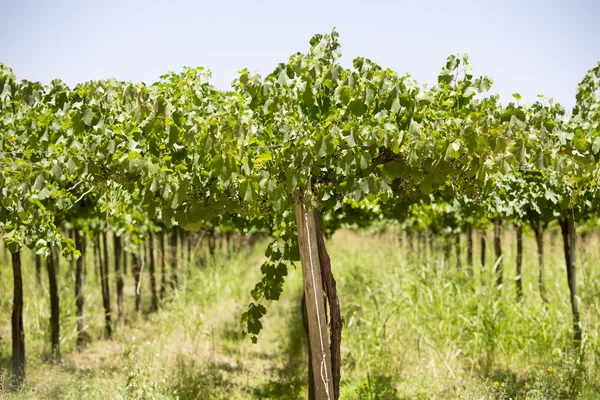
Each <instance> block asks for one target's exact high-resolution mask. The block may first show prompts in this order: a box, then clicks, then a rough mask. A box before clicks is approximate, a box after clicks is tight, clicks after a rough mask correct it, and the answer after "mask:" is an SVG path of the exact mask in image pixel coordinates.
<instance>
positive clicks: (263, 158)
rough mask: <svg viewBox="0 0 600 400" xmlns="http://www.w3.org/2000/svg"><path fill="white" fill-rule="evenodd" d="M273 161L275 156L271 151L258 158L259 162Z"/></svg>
mask: <svg viewBox="0 0 600 400" xmlns="http://www.w3.org/2000/svg"><path fill="white" fill-rule="evenodd" d="M272 159H273V154H272V153H271V152H270V151H268V152H266V153H261V154H259V156H258V160H259V161H263V162H264V161H271V160H272Z"/></svg>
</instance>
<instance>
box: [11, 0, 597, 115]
mask: <svg viewBox="0 0 600 400" xmlns="http://www.w3.org/2000/svg"><path fill="white" fill-rule="evenodd" d="M333 27H336V29H337V30H338V32H339V34H340V42H341V44H342V51H343V57H342V63H343V64H344V65H346V66H350V65H351V61H352V59H353V58H355V57H358V56H361V57H367V58H370V59H371V60H373V61H374V62H376V63H378V64H379V65H381V66H382V67H384V68H390V69H392V70H394V71H396V72H398V73H399V74H400V75H403V74H405V73H410V74H411V75H412V76H413V77H414V78H415V79H417V80H419V81H426V82H428V83H429V84H430V85H431V84H434V83H435V82H436V80H437V73H438V71H439V69H440V68H441V67H442V66H444V64H445V60H446V57H447V56H448V55H450V54H457V53H466V54H468V55H469V59H470V61H471V64H472V66H473V69H474V73H475V75H488V76H491V77H492V78H493V79H494V82H495V83H494V86H493V88H492V90H491V92H493V93H499V94H500V96H501V99H502V101H503V102H505V103H506V102H508V101H510V100H511V99H512V98H511V94H512V93H515V92H518V93H520V94H521V96H522V97H523V100H522V101H535V100H536V97H537V95H538V94H544V95H546V96H549V97H553V98H554V99H555V100H556V101H558V102H560V103H562V104H563V105H564V106H565V107H567V109H570V108H572V106H573V104H574V101H575V88H576V86H577V84H578V82H580V81H581V79H582V78H583V76H584V75H585V73H586V71H587V70H589V69H590V68H592V67H593V66H595V65H596V63H597V62H598V61H600V0H570V1H554V0H545V1H538V0H504V1H496V0H479V1H468V0H452V1H448V0H446V1H439V0H435V1H434V0H429V1H428V0H421V1H380V0H370V1H354V0H347V1H326V0H320V1H318V0H317V1H314V0H305V1H294V2H287V1H284V0H279V1H269V0H262V1H253V0H246V1H232V0H218V1H200V0H197V1H193V0H169V1H154V0H104V1H96V0H63V1H61V0H55V1H47V0H44V1H42V0H37V1H36V0H0V63H4V64H6V65H8V66H9V67H11V68H12V69H13V71H14V72H15V74H16V75H17V77H18V78H19V79H27V80H35V81H41V82H43V83H49V82H50V81H51V80H52V79H55V78H60V79H62V80H64V81H66V82H67V83H68V84H69V85H74V84H76V83H78V82H83V81H87V80H91V79H102V78H109V77H114V78H117V79H119V80H124V81H143V82H146V83H151V82H154V81H156V80H157V79H158V78H159V76H160V75H162V74H164V73H166V72H168V71H181V69H182V68H183V66H190V67H197V66H200V65H202V66H204V67H206V68H208V69H210V70H211V71H212V75H213V80H212V83H213V84H214V85H215V86H216V87H218V88H220V89H227V88H228V87H229V86H230V83H231V81H232V80H233V79H234V78H235V76H236V72H237V71H239V70H241V69H243V68H248V69H249V70H250V71H251V72H257V73H260V74H263V75H264V74H267V73H269V72H271V71H272V70H273V69H274V68H275V67H276V66H277V64H278V63H279V62H285V61H286V60H287V57H288V56H289V55H290V54H293V53H296V52H298V51H300V52H306V51H307V50H308V49H309V40H310V38H311V37H312V35H314V34H315V33H328V32H330V31H331V29H332V28H333Z"/></svg>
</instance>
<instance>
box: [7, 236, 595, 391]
mask: <svg viewBox="0 0 600 400" xmlns="http://www.w3.org/2000/svg"><path fill="white" fill-rule="evenodd" d="M488 237H491V235H490V234H489V233H488ZM476 243H477V244H478V243H479V242H478V241H476ZM264 245H265V243H262V244H259V245H257V246H256V247H255V248H254V249H253V250H252V252H251V253H250V254H238V255H236V256H234V257H232V258H228V257H225V256H224V255H217V257H216V258H215V259H214V260H212V261H210V262H209V263H208V264H207V265H205V266H198V265H192V266H190V267H189V268H188V271H187V272H188V273H187V278H186V279H185V282H184V284H183V285H182V287H181V289H180V291H178V292H175V293H173V294H172V295H171V296H170V297H169V299H168V300H167V301H165V302H164V304H163V309H162V310H161V311H160V312H159V313H157V314H141V315H136V314H135V313H134V311H133V303H134V301H133V296H134V288H133V278H132V277H131V276H130V275H128V276H127V277H126V292H125V293H126V297H125V302H126V307H127V308H126V311H127V315H126V325H125V326H124V327H118V328H117V333H116V336H115V338H114V340H111V341H106V340H103V339H102V334H103V313H102V304H101V295H100V288H99V284H97V283H96V282H95V280H94V276H93V269H92V268H90V271H88V276H87V288H86V289H87V297H86V314H87V320H86V322H87V324H88V327H89V333H90V334H91V335H92V337H93V338H94V341H93V342H92V343H91V344H90V345H89V346H88V347H87V348H86V349H85V350H84V351H82V352H78V351H76V350H75V338H76V326H75V302H74V294H73V293H74V287H73V286H74V285H73V284H72V282H73V279H72V277H71V276H69V278H68V279H65V275H67V274H72V271H71V269H70V267H69V266H68V265H67V264H66V263H64V264H63V265H62V266H61V268H60V272H59V275H60V282H62V286H61V291H60V296H61V312H62V316H61V323H62V332H61V334H62V343H61V345H62V353H63V362H62V364H60V365H52V364H51V363H50V362H49V361H48V360H49V353H50V345H49V314H50V306H49V299H48V297H49V296H48V289H47V277H46V276H45V275H44V278H45V280H44V281H43V289H42V288H39V287H37V285H36V282H35V278H34V276H35V273H34V268H33V262H32V261H31V259H30V258H29V257H27V258H25V260H24V276H25V281H24V285H25V314H24V318H25V334H26V352H27V361H28V365H27V380H26V383H25V385H24V387H23V388H22V389H21V390H20V391H19V392H17V393H10V392H8V390H7V387H6V383H7V379H8V377H7V374H6V371H5V372H3V373H2V374H0V398H6V399H121V398H123V399H162V398H165V399H171V398H178V399H296V398H307V388H306V382H307V367H306V364H307V361H306V360H307V354H306V339H305V337H304V327H303V323H302V314H301V309H300V301H301V290H302V286H301V283H302V282H301V270H300V268H299V265H298V266H297V269H294V268H290V270H289V276H288V278H287V280H286V283H285V286H284V292H283V295H282V298H281V300H280V301H279V302H274V303H268V304H266V306H267V309H268V312H267V315H266V317H265V321H264V330H263V332H262V333H261V335H260V337H259V341H258V344H252V343H251V341H250V340H249V339H248V338H243V337H242V335H241V331H242V329H243V327H242V325H241V323H240V322H239V320H240V316H241V314H242V312H243V311H245V309H246V308H247V305H248V302H249V301H250V295H249V293H250V290H251V289H252V287H253V286H254V284H255V283H256V282H257V281H258V280H259V274H260V268H259V266H260V264H261V262H262V260H263V258H264V256H262V253H263V250H264ZM503 247H504V251H505V253H506V258H505V261H504V268H505V279H504V282H505V284H504V287H503V288H502V290H501V292H499V291H498V290H497V289H496V288H494V287H493V285H492V282H493V272H492V266H493V260H492V259H491V258H492V257H491V256H490V255H491V254H492V252H491V250H492V246H491V243H490V244H488V252H487V253H488V265H487V266H486V267H485V269H484V270H483V271H482V272H481V271H480V267H479V262H478V260H479V258H478V254H479V253H478V252H479V247H478V246H477V245H476V247H475V251H476V253H475V254H476V257H475V260H476V262H475V264H476V266H475V268H474V270H475V275H474V276H473V277H471V276H470V275H469V274H468V273H467V268H466V267H465V266H464V263H465V259H464V258H465V254H464V252H462V253H461V255H462V257H463V259H462V264H463V266H462V268H461V269H460V270H457V268H456V262H455V260H454V259H450V260H448V261H446V262H445V261H444V260H443V256H442V254H443V253H442V252H441V251H439V252H435V253H434V254H433V256H431V255H429V254H428V255H427V256H425V255H423V257H422V259H419V256H418V254H417V252H416V250H413V251H410V250H409V248H408V245H407V244H406V243H404V244H402V243H400V242H399V240H398V236H397V235H394V234H390V233H387V234H376V235H375V234H374V235H369V234H367V233H362V234H361V233H358V232H353V231H340V232H338V233H336V234H335V235H334V237H333V238H332V239H331V240H330V241H328V249H329V252H330V255H331V258H332V264H333V269H334V274H335V276H336V278H337V282H338V290H339V296H340V303H341V308H342V315H343V317H344V321H345V326H344V331H343V340H342V360H343V364H342V383H341V398H342V399H373V400H374V399H382V400H383V399H413V398H415V399H451V398H465V399H504V398H506V399H508V398H513V399H514V398H519V399H570V398H578V397H579V398H583V399H598V398H600V372H599V371H600V281H599V278H600V268H598V265H599V263H600V251H599V248H600V247H599V246H598V242H597V240H596V238H595V237H593V238H591V239H589V241H588V242H587V243H586V244H585V246H580V248H579V250H578V256H579V259H578V274H579V275H578V279H579V291H580V300H581V318H582V323H583V331H584V340H583V343H582V350H581V351H580V350H578V349H577V348H576V347H575V346H574V345H573V344H572V342H571V339H570V338H571V313H570V305H569V300H568V299H569V297H568V287H567V279H566V272H565V266H564V256H563V253H562V241H561V238H560V237H556V239H555V240H551V239H550V235H547V244H546V249H547V254H546V279H547V298H548V304H547V306H544V303H543V301H542V300H541V298H540V296H539V291H538V287H537V270H538V267H537V262H536V254H535V242H534V240H533V239H532V238H531V237H529V236H527V237H526V242H525V254H524V262H523V271H524V274H523V275H524V276H523V280H524V300H523V301H521V302H517V301H516V289H515V284H514V278H515V272H514V257H515V256H514V247H515V243H514V240H513V239H512V234H510V233H507V234H506V235H505V237H504V243H503ZM89 265H92V264H91V263H90V264H89ZM111 282H114V280H112V277H111ZM144 284H145V285H147V284H148V277H147V276H145V277H144ZM112 285H114V284H112ZM111 290H112V293H111V294H112V296H113V302H114V303H116V300H114V289H113V287H112V286H111ZM144 290H146V294H147V293H148V291H147V288H146V287H145V288H144ZM0 293H2V294H3V295H2V296H1V299H0V302H1V303H0V369H2V368H5V369H10V356H11V347H10V346H11V344H10V343H11V342H10V339H11V333H10V312H11V301H12V275H11V270H10V266H9V265H8V264H6V263H5V264H3V265H2V266H1V269H0ZM148 297H149V296H146V298H145V301H146V304H145V309H148V308H149V304H148V302H149V298H148ZM113 309H116V306H115V305H114V304H113Z"/></svg>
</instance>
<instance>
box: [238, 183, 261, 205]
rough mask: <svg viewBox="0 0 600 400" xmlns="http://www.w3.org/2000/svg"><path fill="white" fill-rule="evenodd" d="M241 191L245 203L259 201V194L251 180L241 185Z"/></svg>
mask: <svg viewBox="0 0 600 400" xmlns="http://www.w3.org/2000/svg"><path fill="white" fill-rule="evenodd" d="M240 191H241V193H242V194H243V195H244V201H245V202H246V203H252V202H254V201H256V200H257V199H258V193H256V190H255V189H254V185H253V184H252V182H251V181H249V180H245V181H243V182H242V184H241V185H240Z"/></svg>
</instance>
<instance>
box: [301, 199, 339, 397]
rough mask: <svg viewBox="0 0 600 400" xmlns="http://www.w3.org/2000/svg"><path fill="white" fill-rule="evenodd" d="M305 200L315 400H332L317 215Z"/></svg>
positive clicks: (305, 253) (305, 273) (304, 267)
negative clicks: (306, 204)
mask: <svg viewBox="0 0 600 400" xmlns="http://www.w3.org/2000/svg"><path fill="white" fill-rule="evenodd" d="M301 196H302V195H297V196H296V197H295V213H296V225H297V228H298V246H299V248H300V262H301V264H302V276H303V280H304V295H305V296H306V313H307V319H308V339H309V343H310V353H311V361H312V369H313V371H314V373H313V377H314V389H315V398H316V399H317V400H329V399H333V397H334V393H333V379H332V372H331V354H330V350H329V332H328V329H327V320H326V314H325V302H324V292H323V282H322V278H321V264H320V262H319V251H318V244H317V234H316V229H315V215H314V212H313V211H310V212H308V210H307V209H306V207H305V205H304V204H303V202H302V197H301Z"/></svg>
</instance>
